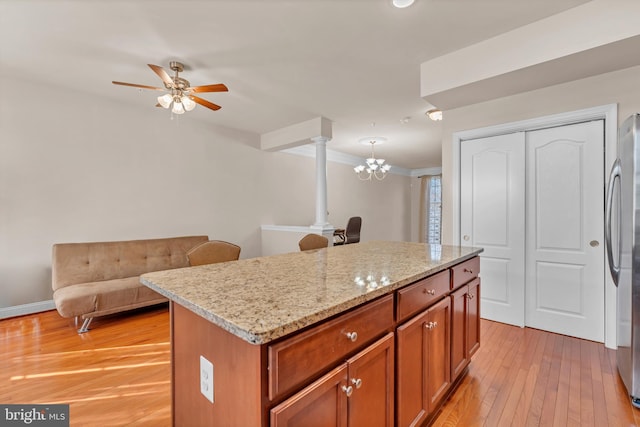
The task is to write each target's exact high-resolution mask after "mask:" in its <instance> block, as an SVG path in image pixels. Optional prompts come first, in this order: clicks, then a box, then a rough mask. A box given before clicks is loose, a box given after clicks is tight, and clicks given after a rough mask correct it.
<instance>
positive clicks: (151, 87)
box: [111, 81, 166, 90]
mask: <svg viewBox="0 0 640 427" xmlns="http://www.w3.org/2000/svg"><path fill="white" fill-rule="evenodd" d="M111 83H113V84H114V85H122V86H131V87H137V88H140V89H151V90H166V89H165V88H161V87H155V86H146V85H138V84H135V83H124V82H115V81H112V82H111Z"/></svg>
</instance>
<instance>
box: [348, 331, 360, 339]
mask: <svg viewBox="0 0 640 427" xmlns="http://www.w3.org/2000/svg"><path fill="white" fill-rule="evenodd" d="M347 338H349V340H350V341H351V342H356V340H357V339H358V333H357V332H355V331H354V332H347Z"/></svg>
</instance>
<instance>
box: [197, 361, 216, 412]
mask: <svg viewBox="0 0 640 427" xmlns="http://www.w3.org/2000/svg"><path fill="white" fill-rule="evenodd" d="M200 393H202V395H203V396H204V397H206V398H207V400H208V401H209V402H211V403H213V363H211V362H209V361H208V360H207V359H205V358H204V357H203V356H200Z"/></svg>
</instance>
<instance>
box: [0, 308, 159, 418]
mask: <svg viewBox="0 0 640 427" xmlns="http://www.w3.org/2000/svg"><path fill="white" fill-rule="evenodd" d="M91 326H92V328H93V329H91V330H90V331H89V332H87V333H85V334H81V335H78V334H77V333H76V331H75V330H76V328H75V326H74V322H73V320H70V319H64V318H62V317H60V316H59V315H58V313H57V312H56V311H49V312H45V313H40V314H36V315H29V316H23V317H18V318H13V319H7V320H2V321H0V348H2V360H1V361H0V384H2V387H1V388H0V403H4V404H7V403H19V404H29V403H42V404H52V403H68V404H69V412H70V413H69V418H70V425H71V426H125V425H126V426H154V427H155V426H169V425H170V424H171V384H170V381H171V367H170V360H171V354H170V347H169V309H168V308H167V306H166V305H165V306H162V305H161V306H156V307H155V308H150V309H145V310H142V311H139V312H137V313H135V314H133V315H126V316H122V315H119V316H112V317H108V318H105V319H96V320H94V321H93V323H92V325H91Z"/></svg>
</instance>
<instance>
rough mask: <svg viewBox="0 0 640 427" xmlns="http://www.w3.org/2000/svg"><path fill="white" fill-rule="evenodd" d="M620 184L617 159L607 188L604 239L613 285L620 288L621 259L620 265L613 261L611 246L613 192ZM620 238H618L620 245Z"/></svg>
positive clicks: (618, 160) (618, 161)
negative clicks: (616, 185)
mask: <svg viewBox="0 0 640 427" xmlns="http://www.w3.org/2000/svg"><path fill="white" fill-rule="evenodd" d="M616 181H618V183H620V159H616V161H615V162H614V163H613V167H612V168H611V173H610V174H609V185H608V188H607V209H606V222H607V223H606V225H605V229H604V238H605V243H606V247H607V259H608V260H609V270H610V271H611V277H612V278H613V283H614V284H615V285H616V286H618V279H619V277H620V259H618V263H617V264H616V262H615V261H614V259H613V250H612V245H611V212H612V211H613V192H614V190H615V182H616ZM619 243H620V238H618V244H619ZM619 257H620V250H618V258H619Z"/></svg>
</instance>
